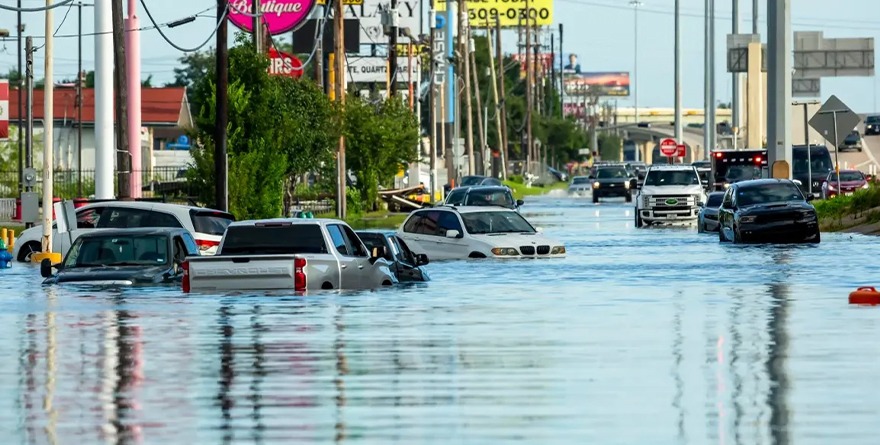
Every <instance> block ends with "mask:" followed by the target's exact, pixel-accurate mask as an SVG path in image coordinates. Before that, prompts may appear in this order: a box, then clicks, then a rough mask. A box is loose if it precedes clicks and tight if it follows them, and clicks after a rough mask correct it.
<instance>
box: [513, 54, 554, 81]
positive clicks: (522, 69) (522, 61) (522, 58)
mask: <svg viewBox="0 0 880 445" xmlns="http://www.w3.org/2000/svg"><path fill="white" fill-rule="evenodd" d="M511 57H512V58H513V60H516V61H517V62H519V77H520V78H521V79H524V78H525V77H526V55H525V54H512V55H511ZM539 64H540V65H539ZM532 66H533V67H535V69H536V71H537V69H540V68H539V67H540V66H543V67H544V72H550V70H551V68H552V67H553V55H552V54H538V57H537V59H536V58H535V55H534V54H532ZM533 72H535V71H533Z"/></svg>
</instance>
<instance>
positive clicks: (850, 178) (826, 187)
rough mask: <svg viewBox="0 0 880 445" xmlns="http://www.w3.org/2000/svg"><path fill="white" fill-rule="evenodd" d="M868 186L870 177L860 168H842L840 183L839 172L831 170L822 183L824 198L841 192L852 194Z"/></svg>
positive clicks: (832, 196)
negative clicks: (838, 180)
mask: <svg viewBox="0 0 880 445" xmlns="http://www.w3.org/2000/svg"><path fill="white" fill-rule="evenodd" d="M868 187H870V186H869V185H868V178H866V177H865V174H864V173H862V172H861V171H859V170H841V171H840V184H838V183H837V173H835V172H831V173H828V177H827V178H825V182H823V183H822V199H830V198H834V197H835V196H838V195H840V194H843V195H852V194H853V193H855V192H856V191H857V190H860V189H866V188H868Z"/></svg>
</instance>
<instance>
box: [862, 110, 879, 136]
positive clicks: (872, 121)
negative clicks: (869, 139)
mask: <svg viewBox="0 0 880 445" xmlns="http://www.w3.org/2000/svg"><path fill="white" fill-rule="evenodd" d="M872 134H880V116H878V115H873V116H868V117H867V118H865V136H868V135H872Z"/></svg>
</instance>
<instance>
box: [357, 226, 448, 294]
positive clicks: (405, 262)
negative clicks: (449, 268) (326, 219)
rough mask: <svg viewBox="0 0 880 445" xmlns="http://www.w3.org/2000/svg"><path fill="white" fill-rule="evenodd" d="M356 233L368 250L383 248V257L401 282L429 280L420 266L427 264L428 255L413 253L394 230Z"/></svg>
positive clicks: (426, 273)
mask: <svg viewBox="0 0 880 445" xmlns="http://www.w3.org/2000/svg"><path fill="white" fill-rule="evenodd" d="M356 233H357V235H358V237H360V239H361V241H363V242H364V245H365V246H367V249H369V250H370V251H372V250H373V248H375V247H383V248H384V251H385V259H386V260H388V263H389V264H390V268H391V271H392V272H393V273H394V275H396V276H397V280H398V281H400V282H401V283H405V282H414V281H430V280H431V277H429V276H428V272H427V271H426V270H425V269H424V268H423V267H422V266H424V265H425V264H428V256H427V255H425V254H423V253H420V254H414V253H413V252H412V251H411V250H409V246H407V245H406V243H405V242H404V241H403V240H402V239H400V238H398V237H397V235H396V234H395V233H394V232H385V231H367V230H363V231H358V232H356Z"/></svg>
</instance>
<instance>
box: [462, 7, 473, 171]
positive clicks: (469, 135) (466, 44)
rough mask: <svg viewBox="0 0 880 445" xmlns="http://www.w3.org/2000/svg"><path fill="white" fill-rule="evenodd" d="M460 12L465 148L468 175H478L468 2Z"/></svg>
mask: <svg viewBox="0 0 880 445" xmlns="http://www.w3.org/2000/svg"><path fill="white" fill-rule="evenodd" d="M458 12H459V18H460V19H461V26H460V28H459V30H458V37H459V41H460V43H461V45H460V46H459V48H461V49H460V51H461V59H462V60H461V76H460V77H461V78H462V79H463V80H464V107H465V108H464V112H465V115H464V119H465V125H466V128H467V131H466V132H465V134H464V140H465V147H466V150H467V157H468V169H467V172H468V175H473V174H476V171H475V168H474V113H473V109H472V108H473V107H472V103H471V102H472V100H473V98H472V97H471V76H470V71H471V59H470V57H469V56H468V53H469V52H470V31H469V28H470V26H469V25H468V12H467V1H465V0H461V1H459V2H458Z"/></svg>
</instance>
